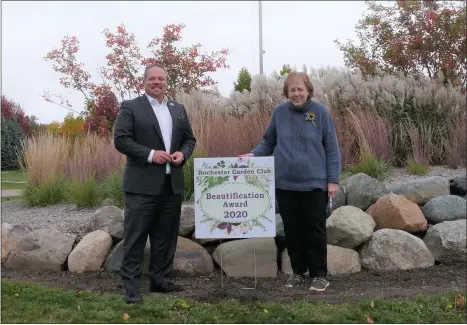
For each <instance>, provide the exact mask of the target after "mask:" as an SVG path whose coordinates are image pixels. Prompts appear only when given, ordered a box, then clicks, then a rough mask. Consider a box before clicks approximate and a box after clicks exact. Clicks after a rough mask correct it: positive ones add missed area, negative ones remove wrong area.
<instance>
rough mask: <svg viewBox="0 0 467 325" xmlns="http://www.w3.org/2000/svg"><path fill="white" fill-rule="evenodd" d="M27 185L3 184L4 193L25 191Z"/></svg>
mask: <svg viewBox="0 0 467 325" xmlns="http://www.w3.org/2000/svg"><path fill="white" fill-rule="evenodd" d="M26 185H28V184H27V183H9V182H2V191H3V190H23V189H25V188H26Z"/></svg>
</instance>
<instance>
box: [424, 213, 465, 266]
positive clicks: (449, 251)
mask: <svg viewBox="0 0 467 325" xmlns="http://www.w3.org/2000/svg"><path fill="white" fill-rule="evenodd" d="M466 226H467V224H466V219H461V220H455V221H444V222H441V223H438V224H437V225H434V226H432V227H430V229H428V231H427V233H426V235H425V238H423V241H424V242H425V244H426V246H427V247H428V249H429V250H430V251H431V253H432V254H433V256H434V257H435V259H436V260H437V261H438V262H441V263H444V264H452V263H457V262H463V263H465V262H466V259H467V241H466V233H467V230H466Z"/></svg>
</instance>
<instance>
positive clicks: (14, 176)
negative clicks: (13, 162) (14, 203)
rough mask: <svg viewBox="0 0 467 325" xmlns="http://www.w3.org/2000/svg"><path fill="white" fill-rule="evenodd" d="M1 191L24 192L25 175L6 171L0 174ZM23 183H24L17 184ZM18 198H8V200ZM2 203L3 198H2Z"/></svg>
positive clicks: (25, 184) (19, 172)
mask: <svg viewBox="0 0 467 325" xmlns="http://www.w3.org/2000/svg"><path fill="white" fill-rule="evenodd" d="M1 175H2V187H1V189H2V191H4V190H24V189H25V188H26V186H27V183H26V182H27V177H28V176H27V174H26V173H25V172H21V171H6V172H2V174H1ZM18 182H24V183H18ZM17 198H20V197H10V200H12V199H17ZM2 201H5V198H3V197H2Z"/></svg>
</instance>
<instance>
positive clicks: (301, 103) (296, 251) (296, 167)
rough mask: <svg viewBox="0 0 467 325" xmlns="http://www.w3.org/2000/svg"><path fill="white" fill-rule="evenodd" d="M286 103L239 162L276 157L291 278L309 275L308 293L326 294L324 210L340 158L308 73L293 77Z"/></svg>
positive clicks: (290, 281)
mask: <svg viewBox="0 0 467 325" xmlns="http://www.w3.org/2000/svg"><path fill="white" fill-rule="evenodd" d="M284 95H285V97H286V98H288V101H287V102H285V103H282V104H280V105H279V106H277V107H276V108H275V109H274V111H273V112H272V117H271V121H270V123H269V125H268V127H267V129H266V132H265V134H264V136H263V139H262V141H261V142H260V143H259V144H258V146H257V147H256V148H255V149H254V150H253V151H252V152H250V153H248V154H245V155H240V156H241V157H254V156H270V155H272V154H273V155H274V160H275V175H276V198H277V203H278V206H279V211H280V214H281V216H282V220H283V222H284V231H285V242H286V246H287V251H288V253H289V256H290V262H291V265H292V270H293V275H292V276H291V277H290V278H289V279H288V280H287V282H286V286H287V287H296V286H299V285H300V284H301V283H302V281H303V278H304V276H303V275H304V273H306V271H307V270H308V272H309V275H310V277H311V278H312V282H311V286H310V288H309V289H310V290H316V291H324V290H326V288H327V287H328V286H329V281H328V279H327V273H328V272H327V238H326V208H327V203H328V199H329V198H333V197H335V195H336V193H337V191H338V184H339V178H340V169H341V163H340V153H339V146H338V143H337V136H336V132H335V128H334V123H333V122H332V119H331V116H330V114H329V112H328V110H327V108H326V106H324V105H323V104H320V103H317V102H314V101H312V100H311V97H312V96H313V85H312V84H311V81H310V78H309V77H308V75H307V74H306V73H304V72H291V73H290V74H289V75H288V76H287V79H286V80H285V83H284Z"/></svg>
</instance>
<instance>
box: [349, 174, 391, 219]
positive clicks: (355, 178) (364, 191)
mask: <svg viewBox="0 0 467 325" xmlns="http://www.w3.org/2000/svg"><path fill="white" fill-rule="evenodd" d="M344 186H345V189H346V191H347V205H352V206H354V207H357V208H360V209H362V210H366V209H368V207H369V206H370V205H372V204H373V203H375V202H376V201H377V200H378V199H379V198H380V197H382V196H383V195H385V194H387V193H389V191H388V190H387V188H386V186H385V185H384V183H383V182H381V181H379V180H377V179H376V178H373V177H370V176H368V175H366V174H363V173H358V174H356V175H352V176H350V177H349V178H348V179H347V180H346V181H345V182H344Z"/></svg>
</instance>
